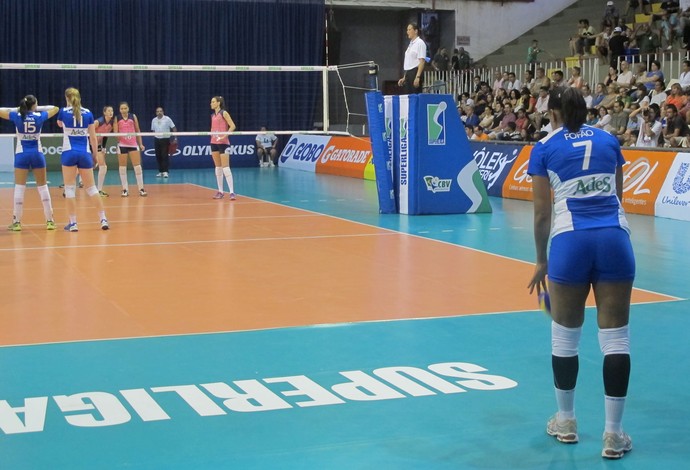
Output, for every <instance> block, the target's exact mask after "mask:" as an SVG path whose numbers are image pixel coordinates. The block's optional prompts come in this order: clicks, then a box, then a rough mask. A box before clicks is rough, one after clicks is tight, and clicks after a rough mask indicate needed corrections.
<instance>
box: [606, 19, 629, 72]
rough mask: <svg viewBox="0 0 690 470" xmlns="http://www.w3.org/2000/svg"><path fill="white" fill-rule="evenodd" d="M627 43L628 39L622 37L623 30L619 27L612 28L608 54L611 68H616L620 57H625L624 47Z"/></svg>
mask: <svg viewBox="0 0 690 470" xmlns="http://www.w3.org/2000/svg"><path fill="white" fill-rule="evenodd" d="M627 43H628V37H627V36H625V35H623V29H622V28H621V27H620V26H616V27H615V28H613V33H612V35H611V37H610V38H609V43H608V46H609V54H610V57H611V62H610V64H611V67H614V68H616V67H618V63H619V61H620V58H621V57H624V56H625V47H626V46H627Z"/></svg>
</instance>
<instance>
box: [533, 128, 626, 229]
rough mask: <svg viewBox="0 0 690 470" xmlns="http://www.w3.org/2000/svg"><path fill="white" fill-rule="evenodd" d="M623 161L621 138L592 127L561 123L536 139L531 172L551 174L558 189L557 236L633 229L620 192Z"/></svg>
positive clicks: (555, 196)
mask: <svg viewBox="0 0 690 470" xmlns="http://www.w3.org/2000/svg"><path fill="white" fill-rule="evenodd" d="M624 163H625V160H624V158H623V154H622V153H621V148H620V144H619V143H618V139H616V137H614V136H612V135H611V134H609V133H608V132H606V131H604V130H602V129H597V128H595V127H591V126H582V128H581V129H580V131H579V132H570V131H568V130H567V129H565V128H563V127H560V128H558V129H556V130H554V131H553V132H551V133H550V134H549V135H547V136H546V137H544V138H543V139H542V140H540V141H539V142H537V143H536V145H535V146H534V148H533V149H532V153H531V155H530V160H529V166H528V168H527V173H528V174H530V175H532V176H544V177H546V178H548V179H549V181H550V183H551V187H552V188H553V198H554V203H553V206H554V219H553V226H552V227H551V236H552V237H553V236H555V235H558V234H559V233H563V232H568V231H571V230H586V229H592V228H602V227H621V228H623V229H624V230H625V231H627V232H630V229H629V228H628V221H627V220H626V218H625V211H624V210H623V206H622V204H621V202H620V201H619V200H618V196H617V194H616V168H617V167H619V166H622V165H623V164H624Z"/></svg>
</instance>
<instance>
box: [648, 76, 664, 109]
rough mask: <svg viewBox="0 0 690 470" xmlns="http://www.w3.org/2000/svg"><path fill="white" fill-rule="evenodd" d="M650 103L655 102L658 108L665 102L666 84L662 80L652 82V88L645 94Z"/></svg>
mask: <svg viewBox="0 0 690 470" xmlns="http://www.w3.org/2000/svg"><path fill="white" fill-rule="evenodd" d="M647 96H648V97H649V102H650V103H652V104H653V103H656V104H657V106H659V108H662V109H663V107H664V104H665V103H666V96H667V95H666V84H665V83H664V82H663V81H657V82H654V89H653V90H652V91H650V92H649V94H648V95H647Z"/></svg>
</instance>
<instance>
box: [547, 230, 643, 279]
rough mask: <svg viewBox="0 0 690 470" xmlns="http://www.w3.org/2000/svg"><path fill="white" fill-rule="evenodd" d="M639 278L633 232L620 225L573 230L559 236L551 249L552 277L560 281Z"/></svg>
mask: <svg viewBox="0 0 690 470" xmlns="http://www.w3.org/2000/svg"><path fill="white" fill-rule="evenodd" d="M633 279H635V255H634V254H633V249H632V244H631V243H630V235H628V232H626V231H625V230H624V229H622V228H620V227H606V228H596V229H589V230H573V231H570V232H564V233H560V234H558V235H556V236H555V237H553V239H552V240H551V249H550V252H549V280H550V281H554V282H557V283H559V284H590V283H595V282H598V281H611V282H622V281H632V280H633Z"/></svg>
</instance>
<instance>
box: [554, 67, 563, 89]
mask: <svg viewBox="0 0 690 470" xmlns="http://www.w3.org/2000/svg"><path fill="white" fill-rule="evenodd" d="M562 86H565V81H564V80H563V71H562V70H554V71H553V72H552V73H551V89H552V90H553V89H554V88H560V87H562Z"/></svg>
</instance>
